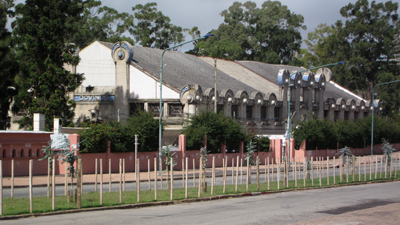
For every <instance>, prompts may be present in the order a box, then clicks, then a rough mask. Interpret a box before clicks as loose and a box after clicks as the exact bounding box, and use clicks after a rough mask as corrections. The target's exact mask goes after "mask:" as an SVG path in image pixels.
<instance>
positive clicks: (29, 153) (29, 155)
mask: <svg viewBox="0 0 400 225" xmlns="http://www.w3.org/2000/svg"><path fill="white" fill-rule="evenodd" d="M28 157H32V149H29V152H28Z"/></svg>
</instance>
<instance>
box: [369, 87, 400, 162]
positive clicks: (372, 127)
mask: <svg viewBox="0 0 400 225" xmlns="http://www.w3.org/2000/svg"><path fill="white" fill-rule="evenodd" d="M397 82H400V80H395V81H390V82H385V83H380V84H376V85H375V86H374V87H373V88H372V102H371V104H372V110H371V111H372V119H371V120H372V121H371V157H372V156H373V155H374V114H375V113H374V109H375V105H374V101H375V88H376V87H377V86H379V85H384V84H392V83H397Z"/></svg>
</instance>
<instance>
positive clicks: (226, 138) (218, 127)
mask: <svg viewBox="0 0 400 225" xmlns="http://www.w3.org/2000/svg"><path fill="white" fill-rule="evenodd" d="M188 123H189V125H188V126H186V127H185V128H184V129H183V131H182V133H183V134H185V135H186V137H187V138H186V146H187V149H190V150H199V149H200V148H201V147H203V146H204V137H205V135H207V150H208V152H211V153H218V152H220V151H221V150H220V148H221V144H222V143H226V146H227V151H228V152H233V151H235V152H238V151H239V144H240V142H241V141H244V140H245V139H246V137H247V136H246V132H245V130H244V129H243V128H242V127H241V126H240V124H239V122H237V121H236V120H234V119H232V118H230V117H226V116H223V115H222V114H216V113H213V112H210V111H203V112H201V113H199V114H197V115H194V116H193V117H191V119H190V121H189V122H188Z"/></svg>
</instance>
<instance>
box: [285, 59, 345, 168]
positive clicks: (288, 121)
mask: <svg viewBox="0 0 400 225" xmlns="http://www.w3.org/2000/svg"><path fill="white" fill-rule="evenodd" d="M344 63H346V62H345V61H342V62H338V63H331V64H326V65H323V66H317V67H311V68H310V69H306V70H301V71H296V73H293V74H290V77H289V82H288V92H287V95H288V97H287V99H288V118H287V131H288V134H287V136H288V140H289V142H288V152H289V166H290V138H291V137H290V136H291V134H290V133H291V131H290V129H291V121H290V119H291V116H290V87H291V85H290V79H292V76H294V75H296V74H297V73H302V72H306V71H310V70H313V69H319V68H322V67H328V66H336V65H341V64H344Z"/></svg>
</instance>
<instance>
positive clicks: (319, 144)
mask: <svg viewBox="0 0 400 225" xmlns="http://www.w3.org/2000/svg"><path fill="white" fill-rule="evenodd" d="M333 128H334V127H333V123H331V122H330V121H328V120H323V121H321V120H317V119H316V118H314V119H313V120H310V121H303V122H300V123H299V124H298V126H296V128H295V129H293V138H294V139H295V148H297V149H298V148H299V147H300V144H301V142H302V141H303V140H304V139H305V140H307V149H316V148H318V149H327V148H331V149H332V148H336V141H335V135H334V130H333Z"/></svg>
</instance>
